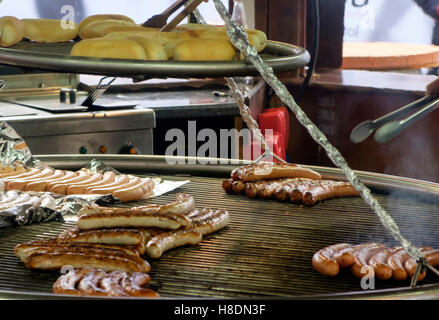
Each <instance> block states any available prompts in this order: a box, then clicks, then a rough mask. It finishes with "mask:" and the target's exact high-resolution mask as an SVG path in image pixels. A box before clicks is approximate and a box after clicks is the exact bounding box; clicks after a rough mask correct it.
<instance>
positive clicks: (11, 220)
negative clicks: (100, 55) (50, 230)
mask: <svg viewBox="0 0 439 320" xmlns="http://www.w3.org/2000/svg"><path fill="white" fill-rule="evenodd" d="M63 220H64V219H63V214H62V212H59V211H57V210H54V209H53V208H48V207H44V206H40V205H37V206H35V205H31V204H23V205H17V206H15V207H11V208H8V209H6V210H3V211H0V227H12V226H25V225H30V224H34V223H41V222H48V221H63Z"/></svg>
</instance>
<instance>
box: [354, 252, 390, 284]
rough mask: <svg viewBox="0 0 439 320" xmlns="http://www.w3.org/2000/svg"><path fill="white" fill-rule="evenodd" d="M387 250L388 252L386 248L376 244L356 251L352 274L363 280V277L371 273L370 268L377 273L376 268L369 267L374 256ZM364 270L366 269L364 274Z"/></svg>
mask: <svg viewBox="0 0 439 320" xmlns="http://www.w3.org/2000/svg"><path fill="white" fill-rule="evenodd" d="M386 250H387V251H388V249H387V247H386V246H384V245H382V244H378V243H375V244H371V245H370V246H367V247H363V248H361V249H360V250H357V251H355V253H354V257H355V261H354V264H353V265H352V267H351V271H352V274H353V275H354V276H356V277H357V278H360V279H361V278H362V277H364V276H365V274H368V273H369V270H368V269H369V268H370V269H372V270H373V271H374V272H375V270H374V268H373V267H372V266H370V265H369V261H370V259H371V258H372V257H373V256H374V255H376V254H378V253H380V252H383V251H386ZM364 269H366V272H365V273H364Z"/></svg>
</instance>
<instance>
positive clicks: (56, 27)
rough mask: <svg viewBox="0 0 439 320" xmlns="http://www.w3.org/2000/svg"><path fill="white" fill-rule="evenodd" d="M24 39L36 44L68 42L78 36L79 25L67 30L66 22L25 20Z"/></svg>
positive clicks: (72, 24) (73, 25)
mask: <svg viewBox="0 0 439 320" xmlns="http://www.w3.org/2000/svg"><path fill="white" fill-rule="evenodd" d="M21 21H22V22H23V23H24V37H25V38H26V39H29V40H32V41H36V42H66V41H70V40H73V39H74V38H76V36H77V35H78V25H77V24H76V23H71V26H72V28H65V27H64V23H65V21H62V20H52V19H23V20H21Z"/></svg>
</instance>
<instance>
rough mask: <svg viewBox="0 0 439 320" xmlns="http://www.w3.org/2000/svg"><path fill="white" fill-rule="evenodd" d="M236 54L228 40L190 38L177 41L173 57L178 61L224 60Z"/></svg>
mask: <svg viewBox="0 0 439 320" xmlns="http://www.w3.org/2000/svg"><path fill="white" fill-rule="evenodd" d="M235 54H236V51H235V48H234V47H233V46H232V44H231V43H230V42H229V41H227V40H222V39H188V40H181V41H180V42H178V43H177V45H176V46H175V48H174V51H173V54H172V57H173V59H174V60H176V61H224V60H233V58H234V57H235Z"/></svg>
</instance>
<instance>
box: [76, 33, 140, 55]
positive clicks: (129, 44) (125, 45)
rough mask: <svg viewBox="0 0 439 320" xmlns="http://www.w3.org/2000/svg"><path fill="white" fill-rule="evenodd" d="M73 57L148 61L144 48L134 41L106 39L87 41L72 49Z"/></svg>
mask: <svg viewBox="0 0 439 320" xmlns="http://www.w3.org/2000/svg"><path fill="white" fill-rule="evenodd" d="M70 54H71V55H72V56H81V57H94V58H110V59H134V60H146V58H147V57H146V54H145V50H144V49H143V47H142V46H141V45H140V44H139V43H137V42H136V41H133V40H114V39H105V38H96V39H86V40H82V41H80V42H78V43H77V44H75V45H74V46H73V48H72V51H71V53H70Z"/></svg>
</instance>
